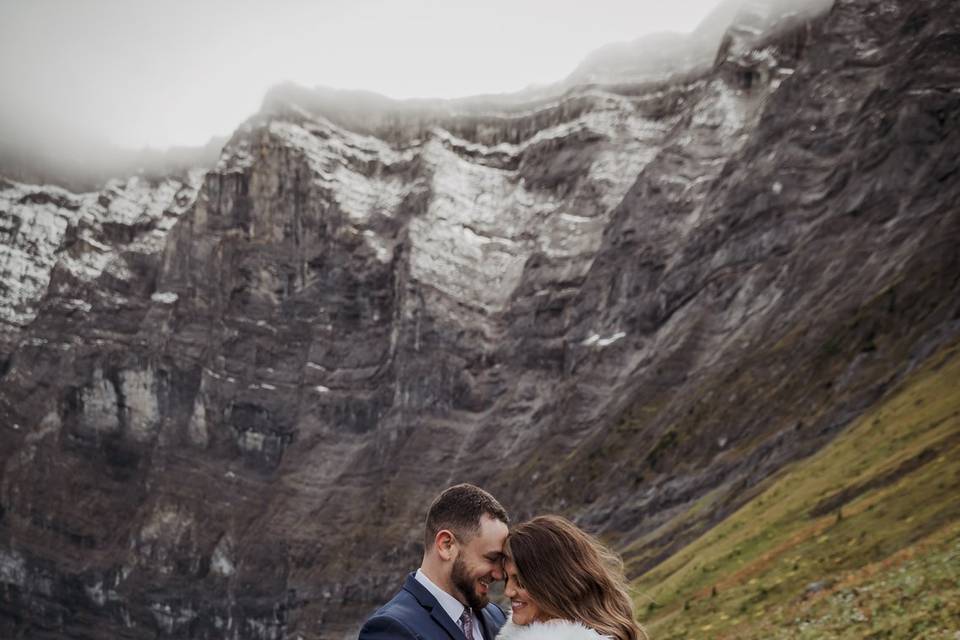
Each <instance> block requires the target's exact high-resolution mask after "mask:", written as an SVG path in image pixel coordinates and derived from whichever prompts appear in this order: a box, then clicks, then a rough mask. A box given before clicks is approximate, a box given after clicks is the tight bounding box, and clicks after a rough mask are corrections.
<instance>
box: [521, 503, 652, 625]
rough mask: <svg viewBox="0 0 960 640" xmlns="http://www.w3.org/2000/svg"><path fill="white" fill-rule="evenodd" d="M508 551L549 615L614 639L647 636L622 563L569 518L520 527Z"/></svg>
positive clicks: (536, 520)
mask: <svg viewBox="0 0 960 640" xmlns="http://www.w3.org/2000/svg"><path fill="white" fill-rule="evenodd" d="M504 551H505V553H506V555H507V557H509V558H511V559H512V560H513V563H514V564H515V565H516V567H517V574H518V578H519V580H520V582H521V583H522V584H523V586H524V588H525V589H526V590H527V592H528V593H529V594H530V597H531V598H532V599H533V600H534V601H535V602H536V604H537V606H538V607H540V609H541V611H543V613H544V614H546V615H547V616H549V617H550V618H559V619H563V620H572V621H574V622H580V623H582V624H584V625H586V626H588V627H590V628H591V629H593V630H595V631H596V632H598V633H600V634H602V635H605V636H609V637H611V638H614V639H615V640H648V636H647V633H646V631H644V629H643V627H641V626H640V624H639V623H637V621H636V619H635V618H634V616H633V601H632V600H631V599H630V594H629V592H628V590H627V581H626V578H625V577H624V574H623V561H622V560H621V559H620V557H619V556H617V555H616V554H615V553H613V552H612V551H610V550H609V549H607V548H606V547H604V546H603V545H602V544H601V543H600V542H599V541H598V540H597V539H596V538H594V537H593V536H591V535H589V534H587V533H586V532H584V531H583V530H582V529H580V528H579V527H577V526H576V525H575V524H573V523H572V522H570V521H569V520H567V519H566V518H562V517H560V516H552V515H551V516H540V517H537V518H534V519H533V520H529V521H527V522H524V523H522V524H519V525H517V526H516V527H515V528H514V529H513V531H511V532H510V535H509V536H508V537H507V543H506V545H505V547H504Z"/></svg>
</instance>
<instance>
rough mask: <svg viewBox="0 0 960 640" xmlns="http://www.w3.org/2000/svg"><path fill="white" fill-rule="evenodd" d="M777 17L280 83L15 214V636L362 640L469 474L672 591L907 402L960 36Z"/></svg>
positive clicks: (910, 18) (9, 368)
mask: <svg viewBox="0 0 960 640" xmlns="http://www.w3.org/2000/svg"><path fill="white" fill-rule="evenodd" d="M764 6H765V5H762V4H755V3H746V4H745V5H744V6H743V7H742V8H741V10H740V11H739V13H737V14H736V19H735V20H734V23H733V25H732V26H731V27H730V28H729V29H727V30H726V31H725V36H724V37H723V38H722V40H721V42H720V45H719V49H718V50H716V51H713V52H712V53H711V54H710V55H709V56H708V58H707V62H706V64H704V63H703V55H702V54H701V53H696V52H695V54H691V58H690V62H689V65H687V66H684V67H683V68H682V69H680V70H677V69H670V70H669V72H666V71H665V72H664V73H663V74H662V75H661V76H658V77H653V78H651V76H650V74H649V69H648V68H647V67H645V66H644V65H639V67H636V68H634V67H632V66H631V64H629V60H627V61H625V62H623V61H622V62H621V63H620V64H614V63H613V62H612V61H611V59H610V56H611V55H613V54H614V53H616V51H612V52H611V51H607V52H606V53H604V54H603V55H598V56H596V57H595V58H593V59H592V62H591V63H590V64H588V65H586V66H584V67H582V68H581V69H580V70H578V73H582V74H585V75H583V76H578V75H577V74H576V73H575V74H574V75H573V76H571V79H568V81H567V82H566V83H565V84H563V85H558V86H557V87H554V88H552V89H550V90H544V91H542V92H540V93H538V94H537V95H527V96H515V97H513V98H512V99H508V98H504V99H503V100H502V101H500V102H498V101H497V99H495V98H490V97H487V98H483V99H475V100H465V101H459V102H458V101H455V102H420V103H394V102H392V101H389V100H386V99H382V98H379V97H376V96H369V95H364V96H360V95H357V94H341V93H337V92H328V91H308V90H304V89H299V88H296V87H282V88H278V89H277V90H276V91H274V92H273V93H272V94H271V95H270V96H268V98H267V100H266V101H265V105H264V108H263V110H262V111H261V113H259V114H258V115H256V116H255V117H253V118H251V120H250V121H248V122H247V123H246V124H245V125H244V126H242V127H241V128H240V130H238V131H237V132H236V133H235V135H234V136H233V137H232V139H231V140H230V141H229V142H228V143H227V144H226V146H225V147H224V150H223V153H222V155H221V157H220V160H219V163H218V164H217V166H216V167H214V168H212V169H210V170H203V169H197V170H193V171H188V172H184V173H182V174H179V175H173V176H169V177H167V178H165V179H162V180H149V179H146V178H133V179H129V180H126V181H116V182H113V183H111V184H109V185H108V186H107V188H105V189H104V190H103V191H101V192H98V193H87V194H73V193H69V192H67V191H63V190H61V189H57V188H53V187H44V186H30V185H24V184H20V183H13V182H3V183H0V241H2V246H0V296H2V300H3V305H2V306H0V312H2V316H0V376H2V386H0V470H2V476H0V590H2V594H3V595H2V598H0V632H2V634H0V635H4V637H7V636H10V637H29V638H59V637H77V638H131V639H133V638H147V637H157V636H160V637H177V638H182V637H195V638H223V637H228V638H262V639H267V638H269V639H278V638H297V637H302V638H341V637H345V636H349V635H350V634H351V633H352V632H354V631H355V629H356V628H357V626H358V624H359V622H360V621H361V620H362V618H363V617H364V616H365V615H366V614H367V613H369V612H370V611H371V610H372V609H373V608H374V607H375V606H376V604H377V603H379V602H381V601H383V600H385V599H386V598H387V597H389V596H390V595H391V594H392V593H393V591H394V590H395V589H396V587H397V585H398V584H399V582H400V580H401V578H402V576H403V574H404V573H405V572H406V571H408V570H409V569H410V568H411V567H413V566H414V565H415V563H416V562H417V561H418V559H419V548H418V540H419V533H418V532H419V529H420V521H421V519H422V516H423V513H424V510H425V507H426V504H427V503H428V502H429V500H430V499H431V497H432V496H433V495H434V494H435V493H436V492H437V491H438V490H439V489H441V488H443V487H444V486H446V485H447V484H449V483H452V482H456V481H463V480H468V481H473V482H477V483H480V484H483V485H485V486H487V487H488V488H490V489H491V490H492V491H493V492H494V493H495V494H496V495H497V496H498V497H499V498H501V500H502V501H503V502H504V504H505V505H506V506H507V507H508V508H509V509H511V510H512V511H513V513H514V515H515V516H516V517H518V518H522V517H525V516H528V515H531V514H533V513H536V512H543V511H559V512H562V513H565V514H567V515H569V516H571V517H573V518H575V519H576V520H577V521H578V522H580V523H581V524H582V525H583V526H585V527H586V528H588V529H590V530H591V531H593V532H596V533H599V534H600V535H601V536H603V537H604V538H605V539H606V540H608V541H609V542H611V543H612V544H614V545H615V546H616V547H617V548H618V549H620V550H621V551H623V553H624V556H625V559H626V560H627V562H628V566H629V568H630V571H631V575H632V577H641V576H643V575H645V574H646V575H659V574H656V573H655V572H656V571H657V568H658V567H666V566H671V565H668V564H664V562H665V561H667V560H669V559H670V558H671V557H680V556H678V555H677V554H678V552H681V551H682V550H683V548H684V547H685V546H687V545H688V544H691V543H694V542H695V541H697V540H698V539H701V538H702V536H704V535H705V534H708V533H709V532H710V531H712V530H715V529H716V527H717V525H718V523H723V522H724V521H725V519H727V518H730V517H732V516H733V515H734V514H735V513H736V512H737V510H738V509H740V508H741V507H743V506H744V505H746V504H748V503H750V501H751V500H752V499H753V498H755V497H757V496H759V495H760V494H761V493H762V492H763V491H765V490H766V489H767V488H768V486H769V483H770V481H771V479H772V478H776V477H778V476H777V474H780V473H784V472H785V470H786V469H789V468H791V465H794V464H800V463H802V461H804V460H806V459H807V458H808V456H811V455H813V454H816V453H817V452H818V451H822V450H823V448H824V447H825V446H828V445H829V444H830V443H831V442H833V441H834V440H835V439H836V438H837V437H838V436H839V435H841V434H844V433H846V431H845V430H846V429H848V427H850V425H852V424H855V422H856V421H857V420H858V419H859V418H860V417H861V416H863V415H865V414H866V413H867V412H869V411H870V410H871V407H875V406H877V405H878V403H884V402H887V401H888V400H889V394H890V393H892V392H893V390H895V389H897V388H899V385H902V384H904V383H905V381H906V380H908V378H909V376H910V375H911V374H912V373H913V372H915V371H917V370H918V369H919V368H922V367H923V366H924V363H926V362H927V360H928V359H929V358H930V357H931V356H932V355H933V354H935V353H937V352H938V351H939V350H940V349H941V348H942V347H944V346H945V345H949V344H952V343H953V341H955V340H956V338H957V336H958V333H960V295H958V286H960V281H958V274H960V256H958V250H957V247H958V246H960V211H958V196H960V186H958V185H960V181H958V180H957V179H956V178H957V168H958V156H960V151H958V150H960V139H958V133H957V132H958V131H960V126H958V125H960V122H958V114H960V33H958V25H960V13H958V11H960V10H958V8H957V7H956V6H955V3H953V2H951V1H948V0H927V1H926V2H920V3H917V2H906V1H905V0H903V1H901V2H896V1H892V0H861V1H857V2H854V1H847V0H840V1H838V2H837V3H836V5H835V6H833V7H832V8H830V10H829V12H827V13H825V14H822V15H818V16H810V15H802V16H798V15H793V14H788V13H784V12H782V11H765V10H764ZM631 51H632V49H630V48H629V47H628V48H626V49H625V50H624V51H622V52H621V53H622V54H623V55H630V53H631ZM604 56H607V57H606V58H605V57H604ZM605 60H606V62H604V61H605ZM591 65H594V66H591ZM596 65H599V68H600V69H620V70H621V71H622V72H623V75H622V80H621V81H616V82H615V81H613V80H612V79H610V78H609V77H607V76H604V75H603V74H600V73H599V71H597V68H598V67H596ZM629 69H635V70H636V72H635V73H634V74H633V75H631V73H627V71H624V70H629ZM598 74H599V75H598ZM579 77H582V78H583V80H582V82H578V81H577V78H579ZM583 82H591V84H583ZM947 390H948V393H954V394H955V393H958V390H957V384H956V381H955V380H954V381H953V382H952V385H949V384H948V386H947ZM951 517H952V516H951ZM651 571H653V572H654V573H649V572H651ZM663 571H665V569H664V570H663ZM691 584H693V583H691ZM694 586H695V587H697V588H700V584H699V583H695V584H694ZM644 588H645V589H647V590H649V589H650V585H649V584H646V583H644ZM691 588H693V587H691ZM671 597H673V596H671Z"/></svg>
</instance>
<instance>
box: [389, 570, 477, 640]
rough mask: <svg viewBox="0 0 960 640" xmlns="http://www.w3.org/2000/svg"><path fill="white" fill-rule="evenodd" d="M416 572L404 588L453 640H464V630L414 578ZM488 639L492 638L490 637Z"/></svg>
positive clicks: (408, 578) (408, 577)
mask: <svg viewBox="0 0 960 640" xmlns="http://www.w3.org/2000/svg"><path fill="white" fill-rule="evenodd" d="M414 575H416V574H415V573H411V574H410V575H408V576H407V581H406V582H405V583H404V584H403V588H404V589H406V590H407V591H409V592H410V595H412V596H413V597H414V598H416V599H417V602H419V603H420V606H422V607H423V608H424V609H426V610H428V611H429V612H430V617H431V618H433V619H434V621H435V622H436V623H437V624H439V625H440V626H441V627H443V630H444V631H446V632H447V634H448V635H449V636H450V638H451V639H452V640H464V636H463V631H461V630H460V627H458V626H457V624H456V623H455V622H454V621H453V620H451V619H450V616H448V615H447V612H446V611H444V610H443V607H441V606H440V603H439V602H437V599H436V598H434V597H433V595H432V594H431V593H430V592H429V591H427V588H426V587H425V586H423V585H422V584H420V583H419V582H417V579H416V578H414ZM488 640H490V639H489V638H488Z"/></svg>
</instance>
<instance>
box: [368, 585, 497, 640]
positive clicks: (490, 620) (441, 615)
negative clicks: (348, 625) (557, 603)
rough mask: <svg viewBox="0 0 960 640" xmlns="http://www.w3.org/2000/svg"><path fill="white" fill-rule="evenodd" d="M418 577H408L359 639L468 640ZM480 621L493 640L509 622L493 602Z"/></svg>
mask: <svg viewBox="0 0 960 640" xmlns="http://www.w3.org/2000/svg"><path fill="white" fill-rule="evenodd" d="M414 575H416V574H415V573H411V574H410V575H408V576H407V580H406V582H404V583H403V589H401V590H400V592H399V593H398V594H397V595H395V596H393V599H392V600H391V601H390V602H388V603H387V604H385V605H383V606H382V607H380V608H379V609H377V612H376V613H374V614H373V615H372V616H370V617H369V618H368V619H367V621H366V622H365V623H364V624H363V628H362V629H360V637H359V640H391V639H393V638H400V639H402V640H414V639H415V640H464V636H463V632H462V631H460V627H459V626H458V625H457V623H456V622H454V621H453V620H451V619H450V616H448V615H447V612H446V611H444V610H443V607H441V606H440V603H439V602H437V599H436V598H434V597H433V596H432V595H431V594H430V592H429V591H427V588H426V587H424V586H423V585H422V584H420V583H419V582H417V580H416V578H414ZM477 618H478V619H479V620H480V629H481V631H482V632H483V637H484V639H485V640H493V639H494V638H495V637H496V636H497V633H498V632H499V631H500V627H502V626H503V623H504V622H506V620H507V616H506V615H505V614H504V613H503V611H502V610H501V609H500V607H498V606H497V605H495V604H493V603H492V602H491V603H490V604H488V605H487V606H486V607H484V609H483V611H482V612H480V613H479V614H478V615H477Z"/></svg>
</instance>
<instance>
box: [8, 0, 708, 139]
mask: <svg viewBox="0 0 960 640" xmlns="http://www.w3.org/2000/svg"><path fill="white" fill-rule="evenodd" d="M717 4H718V0H632V1H627V0H590V1H589V2H587V1H584V0H484V1H483V2H477V1H474V2H464V1H462V0H353V1H345V0H314V1H308V0H272V1H270V2H254V1H250V0H195V1H193V2H186V1H182V0H173V1H171V0H167V1H164V2H145V1H138V0H0V83H2V85H0V86H3V97H2V99H0V120H2V121H4V122H3V123H2V124H4V125H6V126H9V125H10V123H11V122H13V123H16V124H17V125H18V126H19V125H20V123H22V126H23V127H26V128H29V127H40V128H46V129H53V130H54V131H56V130H57V129H59V128H63V129H64V130H69V131H72V132H80V133H82V134H83V135H86V136H90V137H106V138H107V139H109V140H110V141H111V142H114V143H117V144H120V145H123V146H128V147H140V146H145V145H149V146H153V147H166V146H170V145H200V144H203V143H205V142H206V141H207V140H208V139H209V138H210V137H211V136H214V135H225V134H229V133H230V132H231V131H232V130H233V129H234V128H235V127H236V126H237V125H238V124H239V123H240V122H241V121H242V120H244V119H245V118H246V117H248V116H249V115H251V114H252V113H254V112H255V111H256V110H257V109H258V107H259V105H260V101H261V99H262V98H263V95H264V93H265V92H266V90H267V88H268V87H270V86H272V85H274V84H277V83H279V82H282V81H293V82H297V83H299V84H303V85H306V86H316V85H324V86H329V87H337V88H345V89H367V90H370V91H376V92H378V93H383V94H386V95H388V96H392V97H396V98H405V97H458V96H464V95H472V94H478V93H498V92H507V91H514V90H517V89H521V88H523V87H525V86H528V85H530V84H540V83H546V82H552V81H556V80H560V79H561V78H563V77H564V76H566V75H567V74H568V73H570V72H571V71H572V70H573V69H574V68H575V67H576V66H577V64H578V63H579V62H580V61H581V60H582V59H583V58H584V56H585V55H586V54H587V53H589V52H590V51H592V50H594V49H596V48H598V47H600V46H602V45H605V44H609V43H612V42H619V41H629V40H634V39H636V38H638V37H639V36H641V35H644V34H646V33H650V32H655V31H666V30H669V31H690V30H692V29H693V28H694V27H695V26H696V25H697V23H698V22H699V21H700V20H701V19H703V18H704V17H705V16H706V15H707V13H708V12H709V11H710V9H712V8H713V7H714V6H716V5H717Z"/></svg>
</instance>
